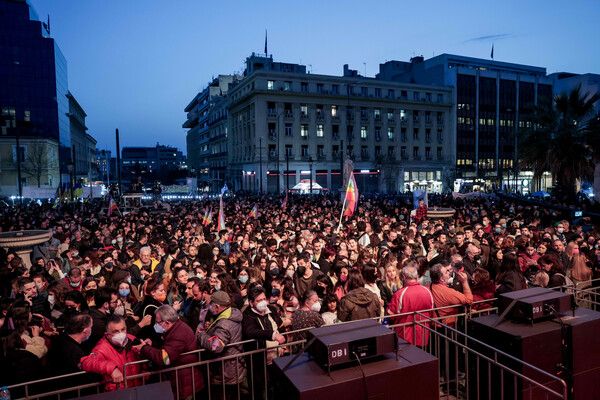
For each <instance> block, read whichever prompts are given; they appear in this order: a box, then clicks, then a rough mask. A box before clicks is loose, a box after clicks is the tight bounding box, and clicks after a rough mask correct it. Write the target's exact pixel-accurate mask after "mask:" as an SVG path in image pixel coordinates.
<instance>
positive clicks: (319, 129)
mask: <svg viewBox="0 0 600 400" xmlns="http://www.w3.org/2000/svg"><path fill="white" fill-rule="evenodd" d="M268 131H269V139H270V140H276V139H277V124H275V123H269V124H268ZM368 132H369V127H367V126H361V127H360V138H361V139H363V140H367V139H368V137H369V135H368ZM395 132H396V129H395V128H394V127H392V126H390V127H388V128H387V138H388V140H394V139H395ZM284 133H285V136H287V137H292V136H293V125H292V124H285V126H284ZM419 133H420V130H419V128H413V140H420V135H419ZM315 134H316V137H324V136H325V125H323V124H317V125H316V130H315ZM346 136H347V137H349V138H353V137H354V127H353V126H347V127H346ZM300 137H302V138H305V139H306V138H308V137H309V125H308V124H300ZM331 137H332V139H333V140H339V139H340V131H339V125H332V126H331ZM374 137H375V140H377V141H379V140H381V137H382V136H381V127H377V126H376V127H375V129H374ZM400 140H401V141H403V142H406V141H407V128H401V129H400ZM425 140H426V141H427V142H431V141H432V133H431V129H428V128H427V129H425ZM437 141H438V142H440V143H441V142H443V141H444V132H443V130H442V129H438V130H437Z"/></svg>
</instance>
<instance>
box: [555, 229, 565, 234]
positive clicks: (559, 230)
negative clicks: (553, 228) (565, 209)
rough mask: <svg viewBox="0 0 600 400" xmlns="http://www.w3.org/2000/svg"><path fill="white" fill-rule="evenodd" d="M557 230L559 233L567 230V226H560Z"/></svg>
mask: <svg viewBox="0 0 600 400" xmlns="http://www.w3.org/2000/svg"><path fill="white" fill-rule="evenodd" d="M557 231H558V233H563V232H564V231H565V228H558V229H557Z"/></svg>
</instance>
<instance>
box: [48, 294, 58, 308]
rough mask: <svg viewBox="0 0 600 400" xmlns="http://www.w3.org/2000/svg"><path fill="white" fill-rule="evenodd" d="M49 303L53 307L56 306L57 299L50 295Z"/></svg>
mask: <svg viewBox="0 0 600 400" xmlns="http://www.w3.org/2000/svg"><path fill="white" fill-rule="evenodd" d="M48 303H50V305H51V306H54V304H56V299H55V298H54V295H53V294H49V295H48Z"/></svg>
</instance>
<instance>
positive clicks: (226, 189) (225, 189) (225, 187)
mask: <svg viewBox="0 0 600 400" xmlns="http://www.w3.org/2000/svg"><path fill="white" fill-rule="evenodd" d="M228 190H229V189H228V188H227V184H225V185H224V186H223V188H222V189H221V195H224V194H225V192H226V191H228Z"/></svg>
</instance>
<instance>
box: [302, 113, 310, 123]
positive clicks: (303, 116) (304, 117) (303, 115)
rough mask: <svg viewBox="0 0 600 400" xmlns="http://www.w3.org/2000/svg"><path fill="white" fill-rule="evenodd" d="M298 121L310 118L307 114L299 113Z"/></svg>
mask: <svg viewBox="0 0 600 400" xmlns="http://www.w3.org/2000/svg"><path fill="white" fill-rule="evenodd" d="M300 119H301V120H303V121H308V120H309V119H310V117H309V116H308V114H305V113H301V114H300Z"/></svg>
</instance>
